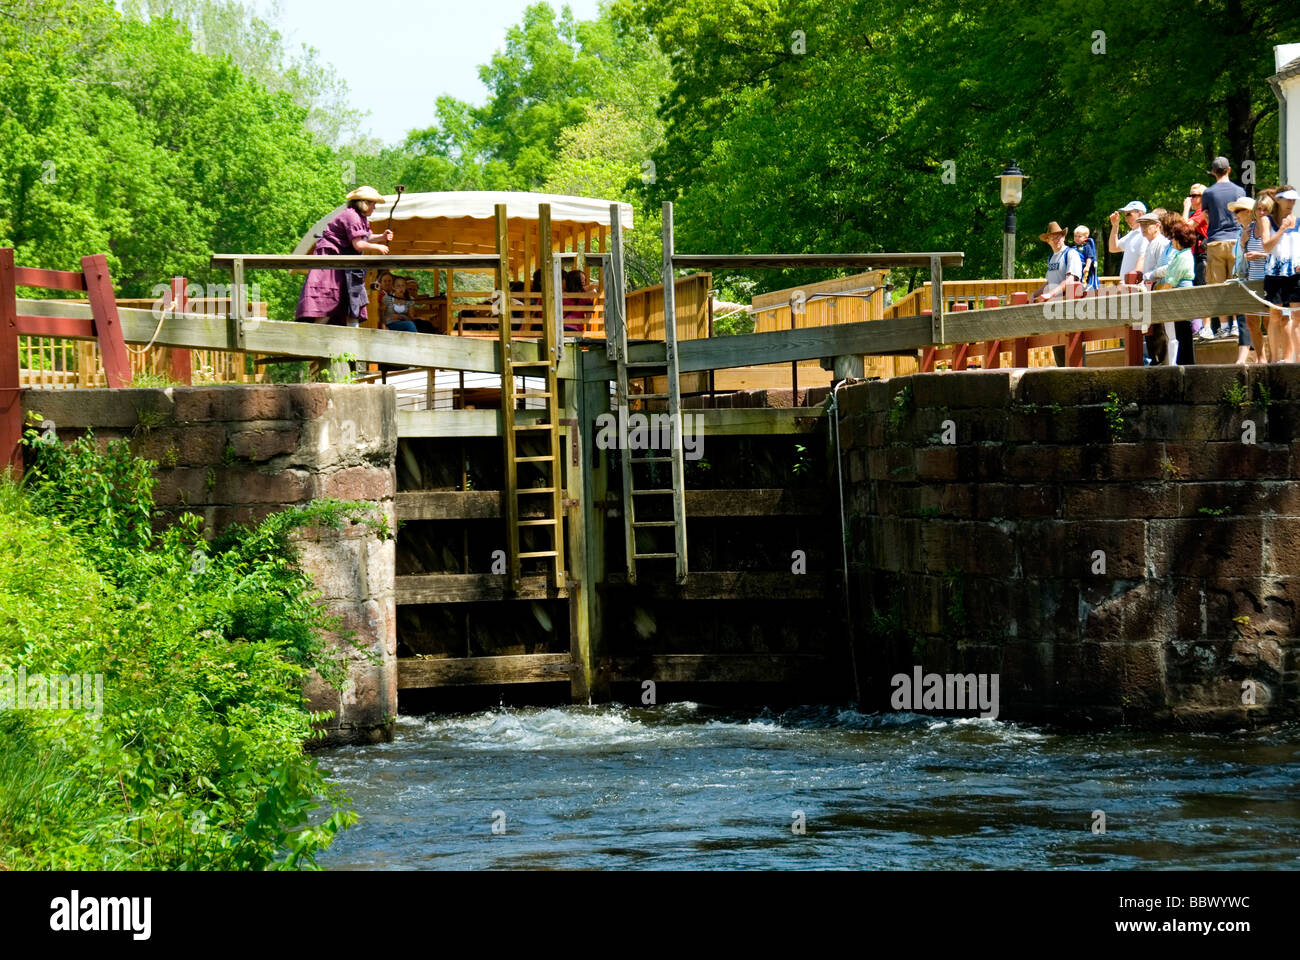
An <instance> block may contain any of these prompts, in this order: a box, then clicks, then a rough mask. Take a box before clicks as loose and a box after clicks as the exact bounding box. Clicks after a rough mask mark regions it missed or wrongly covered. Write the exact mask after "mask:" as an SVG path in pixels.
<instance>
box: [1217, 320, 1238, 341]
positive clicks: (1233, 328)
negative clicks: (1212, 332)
mask: <svg viewBox="0 0 1300 960" xmlns="http://www.w3.org/2000/svg"><path fill="white" fill-rule="evenodd" d="M1219 339H1220V340H1236V339H1237V321H1236V320H1234V321H1232V323H1226V324H1224V325H1223V326H1222V327H1220V328H1219Z"/></svg>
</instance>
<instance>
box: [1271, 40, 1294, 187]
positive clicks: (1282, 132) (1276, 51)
mask: <svg viewBox="0 0 1300 960" xmlns="http://www.w3.org/2000/svg"><path fill="white" fill-rule="evenodd" d="M1273 60H1274V69H1275V70H1277V73H1275V74H1273V76H1271V77H1269V78H1268V82H1269V84H1271V85H1272V87H1273V92H1274V93H1275V94H1276V95H1277V113H1278V135H1277V142H1278V153H1279V154H1280V156H1279V157H1278V166H1277V169H1278V182H1279V183H1295V181H1296V180H1297V179H1300V43H1284V44H1280V45H1279V46H1276V47H1274V48H1273ZM1290 104H1294V105H1295V116H1292V117H1289V118H1288V116H1287V114H1288V113H1289V112H1290V111H1289V110H1288V109H1287V108H1288V106H1289V105H1290ZM1288 119H1289V120H1290V122H1289V123H1288V122H1287V121H1288Z"/></svg>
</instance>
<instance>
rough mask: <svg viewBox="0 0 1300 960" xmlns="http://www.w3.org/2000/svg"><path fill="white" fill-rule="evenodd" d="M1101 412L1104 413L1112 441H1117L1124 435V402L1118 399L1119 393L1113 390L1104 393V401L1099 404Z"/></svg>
mask: <svg viewBox="0 0 1300 960" xmlns="http://www.w3.org/2000/svg"><path fill="white" fill-rule="evenodd" d="M1101 409H1102V412H1103V413H1105V414H1106V429H1107V430H1109V431H1110V439H1111V442H1112V443H1118V442H1119V440H1120V438H1121V437H1123V436H1124V404H1123V403H1122V402H1121V401H1120V399H1119V394H1117V393H1115V392H1114V391H1112V392H1110V393H1108V394H1106V402H1105V403H1103V404H1102V405H1101Z"/></svg>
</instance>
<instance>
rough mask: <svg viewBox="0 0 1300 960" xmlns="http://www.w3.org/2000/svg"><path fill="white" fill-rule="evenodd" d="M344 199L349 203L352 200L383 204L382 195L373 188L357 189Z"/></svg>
mask: <svg viewBox="0 0 1300 960" xmlns="http://www.w3.org/2000/svg"><path fill="white" fill-rule="evenodd" d="M344 199H345V200H347V201H349V202H351V201H353V200H373V201H374V202H375V203H383V202H384V197H383V194H381V193H380V192H379V191H378V190H376V189H375V188H374V187H357V188H356V189H355V190H353V191H352V192H351V193H349V194H348V195H347V196H346V197H344Z"/></svg>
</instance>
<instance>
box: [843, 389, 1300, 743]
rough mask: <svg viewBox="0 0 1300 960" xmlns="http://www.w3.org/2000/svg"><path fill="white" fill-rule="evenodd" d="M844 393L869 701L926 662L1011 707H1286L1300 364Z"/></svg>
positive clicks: (1278, 710)
mask: <svg viewBox="0 0 1300 960" xmlns="http://www.w3.org/2000/svg"><path fill="white" fill-rule="evenodd" d="M840 401H841V409H842V419H841V422H840V431H841V441H842V445H843V453H842V467H843V470H844V482H845V496H846V508H845V509H846V513H847V514H848V523H849V526H850V537H851V539H850V541H849V542H850V545H851V546H850V550H851V561H852V567H851V570H852V581H851V582H852V583H853V584H854V589H853V593H854V600H855V601H856V604H855V607H856V609H855V614H854V618H855V639H856V642H857V643H858V645H859V646H858V649H859V651H860V655H859V662H860V663H863V664H865V667H864V668H863V673H864V683H863V692H864V697H865V698H866V699H867V701H868V705H874V706H877V707H883V708H884V709H888V708H889V707H888V698H889V693H890V690H891V688H890V685H889V680H890V677H891V676H892V675H893V674H895V673H908V674H910V673H911V672H912V670H913V668H914V666H916V665H921V666H922V667H923V668H924V670H925V671H926V672H937V673H972V672H973V673H997V674H999V677H1000V700H1001V716H1002V717H1003V718H1016V717H1020V718H1026V719H1033V720H1040V721H1041V720H1047V721H1060V722H1066V723H1078V724H1107V723H1116V722H1123V723H1129V724H1135V725H1142V726H1153V727H1159V726H1192V727H1226V728H1235V727H1240V726H1243V725H1249V724H1251V723H1256V722H1261V721H1275V720H1280V719H1285V718H1288V717H1294V716H1296V715H1297V713H1300V644H1297V643H1296V641H1295V640H1294V637H1295V633H1296V627H1297V616H1298V612H1297V607H1298V605H1300V445H1297V443H1296V440H1297V437H1298V434H1297V427H1300V369H1297V368H1296V367H1294V366H1286V365H1283V366H1266V367H1255V366H1250V367H1208V366H1206V367H1174V368H1165V367H1162V368H1157V369H1150V368H1148V369H1139V368H1121V369H1110V370H1086V369H1077V370H1076V369H1044V370H1037V369H1033V370H1028V371H1020V372H1017V371H984V372H963V373H936V374H921V375H915V376H911V377H904V378H897V379H894V380H890V381H879V382H873V383H869V384H862V385H855V386H853V387H849V388H845V389H843V390H841V391H840ZM945 441H951V442H945ZM1252 698H1253V699H1254V701H1255V702H1254V703H1253V704H1251V703H1249V702H1248V701H1249V700H1250V699H1252Z"/></svg>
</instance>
